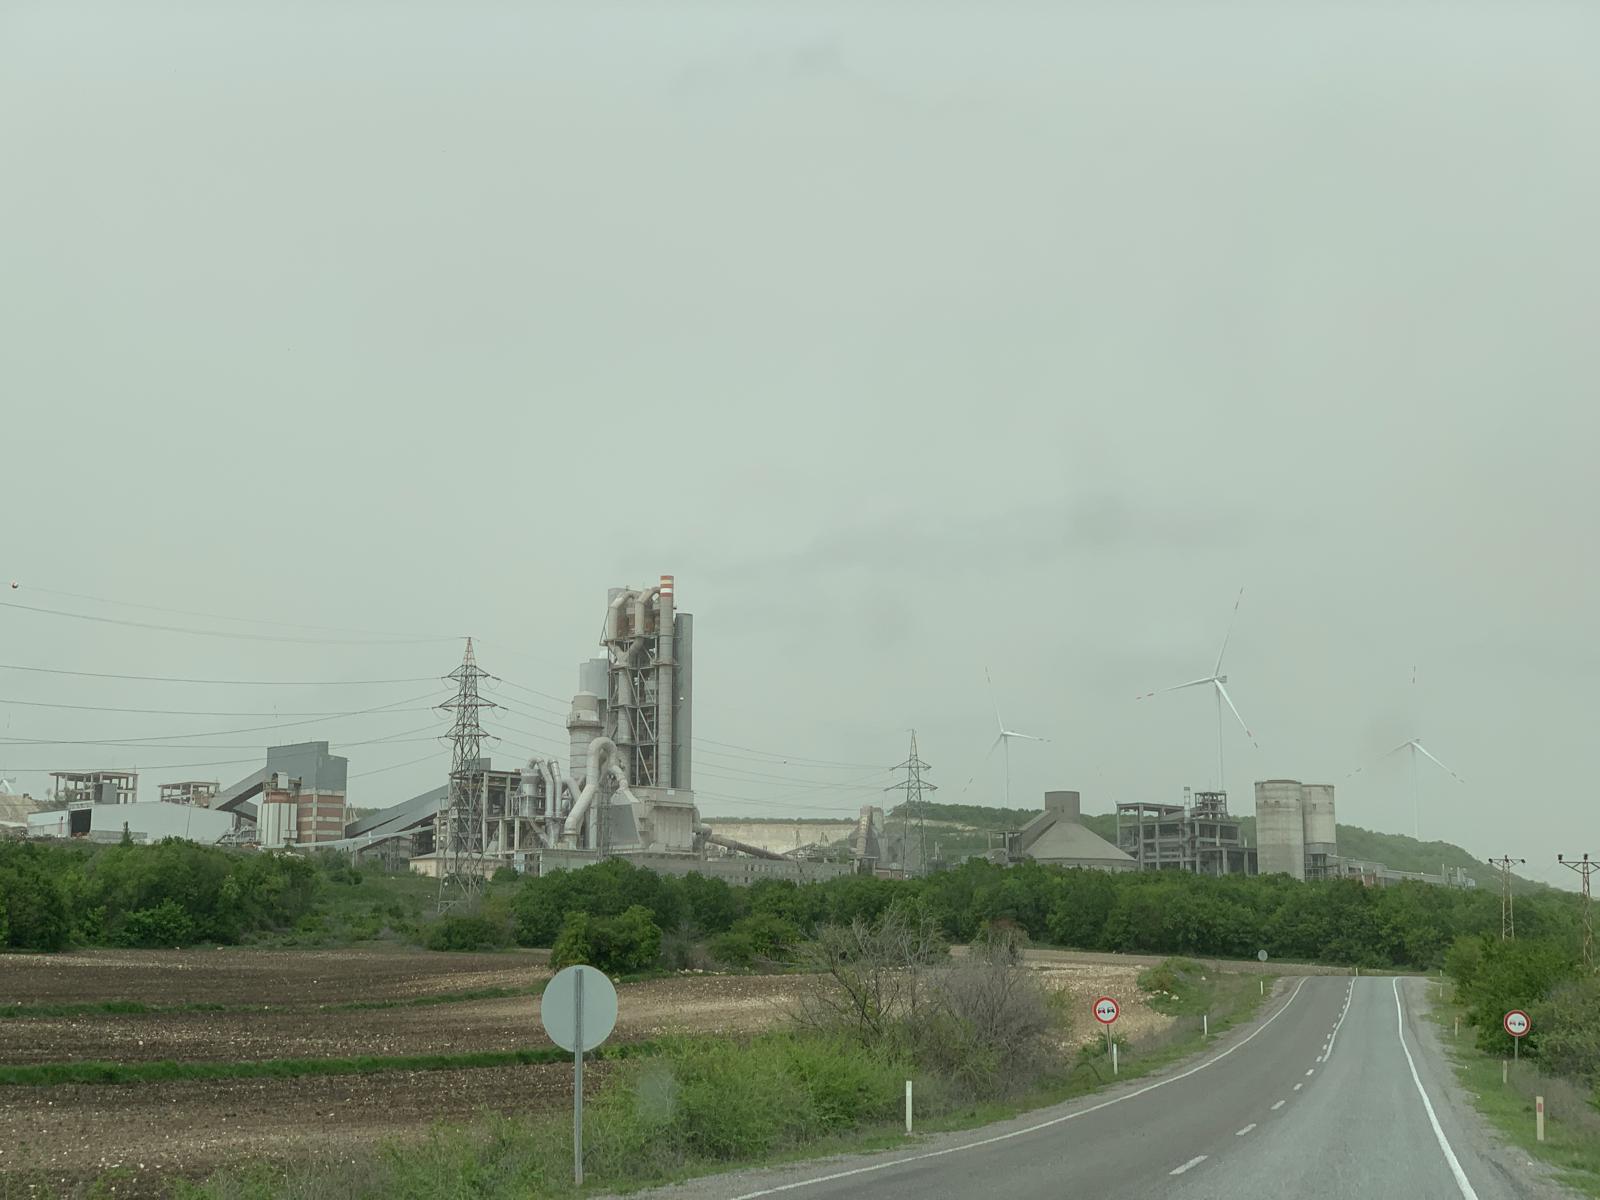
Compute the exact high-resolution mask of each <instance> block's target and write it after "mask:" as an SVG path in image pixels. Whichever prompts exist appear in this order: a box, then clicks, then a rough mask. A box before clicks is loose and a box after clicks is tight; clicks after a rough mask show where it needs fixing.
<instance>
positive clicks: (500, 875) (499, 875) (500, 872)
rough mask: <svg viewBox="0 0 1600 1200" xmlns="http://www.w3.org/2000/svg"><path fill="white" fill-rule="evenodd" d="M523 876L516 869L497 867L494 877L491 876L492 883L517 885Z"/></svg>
mask: <svg viewBox="0 0 1600 1200" xmlns="http://www.w3.org/2000/svg"><path fill="white" fill-rule="evenodd" d="M521 878H522V875H521V873H520V872H518V870H517V869H516V868H515V867H496V868H495V872H494V874H493V875H491V876H489V882H490V883H516V882H517V881H518V880H520V879H521Z"/></svg>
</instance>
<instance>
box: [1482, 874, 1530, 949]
mask: <svg viewBox="0 0 1600 1200" xmlns="http://www.w3.org/2000/svg"><path fill="white" fill-rule="evenodd" d="M1527 861H1528V860H1527V859H1525V858H1510V857H1508V856H1506V855H1502V856H1501V857H1499V858H1491V859H1490V860H1489V865H1490V866H1491V867H1495V868H1497V869H1498V870H1499V872H1500V940H1501V941H1502V942H1514V941H1516V940H1517V909H1516V901H1515V899H1513V897H1512V894H1511V868H1512V867H1513V866H1515V865H1516V864H1518V863H1525V862H1527Z"/></svg>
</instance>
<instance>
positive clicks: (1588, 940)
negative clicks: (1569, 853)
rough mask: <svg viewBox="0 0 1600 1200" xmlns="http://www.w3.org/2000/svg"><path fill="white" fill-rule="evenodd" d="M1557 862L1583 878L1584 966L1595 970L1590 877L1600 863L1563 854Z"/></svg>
mask: <svg viewBox="0 0 1600 1200" xmlns="http://www.w3.org/2000/svg"><path fill="white" fill-rule="evenodd" d="M1556 861H1557V862H1558V863H1560V864H1561V865H1562V866H1563V867H1566V868H1567V869H1568V870H1572V871H1576V872H1577V873H1578V874H1579V875H1580V876H1582V877H1583V966H1584V969H1585V970H1587V971H1593V970H1594V904H1593V899H1592V897H1591V895H1590V892H1589V876H1591V875H1593V874H1594V873H1595V871H1597V870H1600V862H1591V861H1590V860H1589V856H1588V855H1587V854H1585V855H1584V856H1583V857H1582V858H1576V859H1574V858H1568V857H1566V856H1565V855H1563V854H1558V855H1556Z"/></svg>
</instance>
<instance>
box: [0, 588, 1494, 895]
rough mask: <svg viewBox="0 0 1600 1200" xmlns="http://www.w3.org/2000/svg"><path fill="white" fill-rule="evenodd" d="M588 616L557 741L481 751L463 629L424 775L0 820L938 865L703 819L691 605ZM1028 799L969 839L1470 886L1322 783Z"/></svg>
mask: <svg viewBox="0 0 1600 1200" xmlns="http://www.w3.org/2000/svg"><path fill="white" fill-rule="evenodd" d="M602 628H603V633H602V636H601V640H600V646H601V649H602V650H603V655H602V656H596V657H591V658H588V659H586V660H584V661H582V662H580V663H579V665H578V668H577V690H576V691H575V693H574V694H573V696H572V700H571V706H570V710H569V712H568V714H567V717H566V722H565V724H566V731H567V739H566V741H567V744H566V753H565V754H564V755H557V754H547V755H539V756H534V757H532V758H529V759H528V760H526V761H525V762H521V763H518V764H516V765H515V766H513V767H496V766H495V765H494V764H493V763H492V762H491V761H490V759H489V758H488V757H486V756H485V755H484V754H483V752H482V746H483V741H484V739H485V736H486V735H485V734H484V732H483V730H482V728H481V725H480V724H479V712H480V710H481V709H485V708H492V707H495V705H494V703H493V702H492V701H489V700H487V699H485V698H484V697H483V696H482V695H481V693H480V690H479V684H480V681H482V680H484V679H489V678H492V676H490V675H489V673H488V672H486V671H484V670H483V669H482V668H480V667H479V666H478V665H477V663H476V661H475V659H474V656H473V648H472V643H471V642H470V641H469V642H468V643H467V649H466V654H465V657H464V659H463V661H462V664H461V665H460V666H459V667H458V668H457V669H456V670H455V671H454V672H452V673H451V675H450V676H449V677H448V678H449V679H450V680H451V681H452V682H453V683H454V684H455V686H456V692H455V695H454V697H453V698H452V699H451V700H450V701H448V702H447V703H446V704H444V705H443V706H442V707H443V708H445V709H446V710H448V711H450V712H451V714H452V716H453V724H452V728H451V729H450V731H449V739H450V742H451V745H452V748H453V750H452V761H451V767H450V772H449V776H448V778H447V780H446V781H445V782H444V783H443V784H441V785H440V786H438V787H435V788H433V789H431V790H429V791H426V792H423V793H421V794H419V795H416V796H412V797H410V798H409V799H405V800H402V801H400V802H399V803H397V804H393V805H390V806H388V807H385V808H383V809H381V810H379V811H376V812H368V813H366V814H364V815H360V816H356V817H353V814H352V812H351V808H350V804H349V789H348V761H347V760H346V759H345V758H344V757H343V756H340V755H337V754H333V753H331V752H330V748H329V743H328V742H325V741H311V742H301V743H296V744H292V745H282V746H273V747H269V748H268V749H267V750H266V754H265V761H264V762H263V764H262V765H261V767H260V768H258V769H257V770H255V771H253V772H251V773H250V774H248V775H246V776H245V777H244V778H242V779H240V780H238V781H237V782H235V783H233V784H232V785H231V786H221V785H220V783H219V782H218V781H206V780H181V781H176V782H171V783H163V784H161V785H160V789H159V797H158V799H156V800H154V801H141V800H139V798H138V784H139V776H138V772H137V771H133V770H104V769H103V770H89V771H58V772H54V773H53V774H52V780H53V782H54V788H53V790H54V800H53V802H52V803H51V804H49V805H40V804H38V803H37V802H33V801H31V800H29V799H28V798H26V797H18V796H15V795H7V794H0V834H3V833H9V834H12V835H19V836H29V837H45V838H85V839H88V840H93V841H116V840H120V839H121V838H123V837H128V838H130V839H132V840H133V841H136V842H148V841H158V840H160V839H162V838H165V837H182V838H188V839H191V840H194V841H198V842H204V843H213V844H224V845H237V846H245V847H255V848H259V849H262V850H289V849H297V850H309V849H325V850H343V851H347V852H349V853H352V854H354V855H356V856H359V857H381V858H383V859H384V860H386V861H388V862H390V863H391V864H392V865H394V866H396V867H398V866H401V865H408V866H409V868H410V869H411V870H412V871H415V872H418V873H420V874H424V875H429V876H434V877H436V878H438V879H439V880H440V887H441V903H442V904H444V903H448V902H454V900H448V901H447V899H446V897H447V895H448V896H453V897H454V898H455V899H460V898H470V896H471V895H472V894H473V893H474V892H475V891H476V890H477V889H478V888H480V887H481V886H482V882H483V881H484V880H485V879H487V877H488V876H489V875H492V874H493V873H494V872H495V871H496V870H499V869H501V868H506V867H509V868H511V869H513V870H516V871H518V872H523V873H532V874H540V873H544V872H547V871H551V870H562V869H571V868H575V867H580V866H583V865H586V864H588V863H592V862H596V861H599V860H601V859H603V858H623V859H627V860H629V861H631V862H634V863H636V864H638V865H640V866H645V867H649V868H651V869H653V870H656V871H660V872H663V873H671V874H686V873H689V872H698V873H701V874H707V875H715V876H719V877H723V878H727V879H729V880H730V881H735V882H750V881H753V880H756V879H761V878H782V879H792V880H807V879H823V878H830V877H833V876H837V875H842V874H850V873H869V874H877V875H884V876H901V875H906V874H914V873H920V872H922V871H926V870H928V869H933V868H934V866H935V862H938V863H939V864H941V865H943V864H944V863H945V861H946V860H944V859H936V860H933V861H930V860H929V858H928V853H927V849H926V845H927V843H926V829H925V828H921V822H920V821H919V830H920V833H921V835H922V836H921V837H920V838H914V837H912V836H911V834H910V832H909V830H908V828H907V826H906V823H905V822H904V821H901V822H898V828H896V824H897V822H896V821H895V820H892V819H890V817H888V816H887V815H886V814H885V811H884V809H883V808H881V807H878V806H875V805H866V806H863V807H862V809H861V811H860V813H859V815H858V816H857V817H856V818H854V819H843V820H839V821H834V822H801V821H796V820H793V819H777V820H766V821H763V820H757V819H752V818H740V819H738V820H737V821H735V822H731V823H724V828H722V829H720V830H719V829H718V828H715V827H714V826H713V825H712V824H709V823H707V822H706V821H704V820H703V819H702V818H701V815H700V811H699V809H698V807H697V806H696V803H695V792H694V778H693V761H694V741H693V730H694V619H693V617H692V616H691V614H689V613H687V612H680V611H678V609H677V607H676V604H675V581H674V579H673V577H672V576H670V575H663V576H661V577H660V578H659V580H658V582H656V583H655V584H652V585H649V586H646V587H639V588H633V587H617V588H612V589H611V590H610V591H609V592H608V593H607V596H606V604H605V608H604V613H603V626H602ZM924 765H925V764H924ZM1043 799H1044V803H1043V810H1042V811H1041V812H1040V813H1039V815H1038V816H1037V817H1035V818H1034V819H1033V820H1032V821H1030V822H1029V823H1028V824H1027V825H1025V826H1024V827H1023V828H1021V829H1018V830H1014V831H1008V832H1004V833H1001V834H999V835H998V837H997V839H996V840H998V843H999V844H998V845H991V846H990V847H989V848H988V849H986V850H980V851H978V852H977V853H979V854H981V855H982V856H983V857H986V858H988V859H990V860H991V861H994V862H997V863H1001V864H1015V863H1019V862H1023V861H1033V862H1038V863H1044V864H1052V865H1059V866H1064V867H1080V868H1087V869H1095V870H1105V871H1169V870H1176V871H1188V872H1192V873H1196V874H1204V875H1235V874H1243V875H1254V874H1257V873H1261V874H1278V873H1281V874H1285V875H1289V876H1291V877H1292V878H1295V879H1300V880H1317V879H1333V878H1350V879H1356V880H1359V881H1361V882H1363V883H1366V884H1368V885H1381V884H1387V883H1395V882H1399V881H1401V880H1405V879H1414V880H1418V881H1422V882H1427V883H1434V884H1441V885H1453V886H1471V880H1470V879H1469V878H1468V877H1466V876H1465V875H1464V874H1463V873H1462V872H1460V870H1459V869H1456V870H1454V871H1449V872H1446V871H1443V869H1441V874H1439V875H1423V874H1412V873H1406V872H1398V871H1392V870H1389V869H1388V868H1386V867H1384V866H1383V865H1382V864H1377V863H1369V862H1361V861H1357V860H1354V859H1349V858H1344V857H1341V856H1340V854H1339V850H1338V834H1337V823H1336V820H1335V813H1334V789H1333V786H1332V785H1330V784H1316V783H1301V782H1299V781H1296V780H1286V779H1273V780H1265V781H1261V782H1258V783H1256V785H1255V818H1256V827H1255V837H1256V843H1257V844H1256V845H1253V846H1252V845H1249V844H1248V843H1247V839H1246V837H1245V834H1244V831H1243V826H1242V824H1241V821H1240V819H1239V817H1238V816H1236V815H1233V814H1231V813H1230V811H1229V808H1228V795H1227V793H1226V792H1224V791H1197V792H1193V793H1191V792H1190V791H1189V790H1188V789H1185V790H1184V795H1183V798H1182V802H1181V803H1176V804H1167V803H1155V802H1149V801H1127V802H1118V803H1116V804H1115V816H1116V827H1115V828H1116V837H1115V842H1114V843H1113V842H1112V841H1110V840H1107V839H1105V838H1102V837H1100V836H1098V835H1097V834H1096V833H1094V832H1093V831H1092V830H1090V829H1089V828H1087V827H1086V826H1085V825H1084V824H1083V823H1082V814H1081V802H1080V797H1079V794H1078V793H1077V792H1074V791H1051V792H1046V793H1045V795H1044V798H1043ZM912 807H914V806H913V805H912V804H910V803H909V802H908V804H907V805H906V806H903V808H912ZM932 824H934V825H936V826H937V825H939V824H941V823H939V822H932ZM944 824H946V825H948V823H944ZM937 832H938V831H937V829H936V831H935V836H936V838H937ZM967 856H970V855H962V856H961V857H967ZM949 861H954V859H951V860H949Z"/></svg>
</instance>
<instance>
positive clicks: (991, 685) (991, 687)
mask: <svg viewBox="0 0 1600 1200" xmlns="http://www.w3.org/2000/svg"><path fill="white" fill-rule="evenodd" d="M983 678H984V682H985V683H987V684H988V685H989V703H990V704H991V705H993V706H994V725H995V728H996V729H998V730H999V731H1000V733H1001V736H1004V735H1005V732H1006V723H1005V722H1004V721H1002V720H1001V719H1000V703H999V701H997V700H996V699H995V698H994V680H993V679H991V678H989V668H988V667H985V668H984V669H983Z"/></svg>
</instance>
